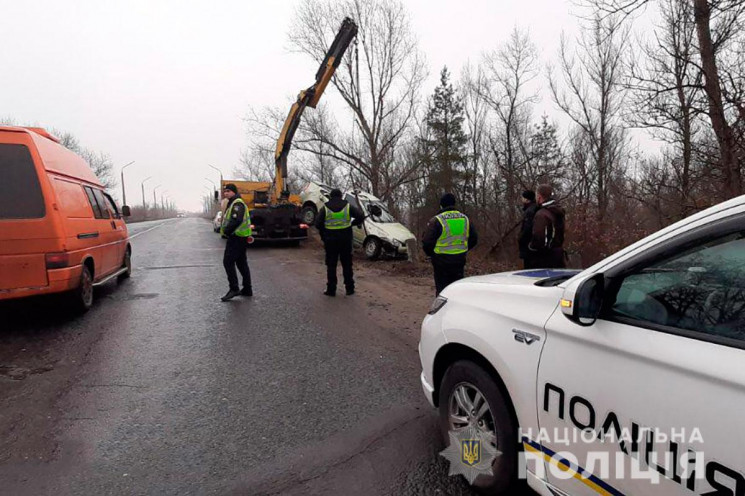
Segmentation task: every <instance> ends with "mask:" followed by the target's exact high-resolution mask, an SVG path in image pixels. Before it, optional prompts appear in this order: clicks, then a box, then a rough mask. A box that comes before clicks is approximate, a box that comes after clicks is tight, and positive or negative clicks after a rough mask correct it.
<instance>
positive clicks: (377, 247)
mask: <svg viewBox="0 0 745 496" xmlns="http://www.w3.org/2000/svg"><path fill="white" fill-rule="evenodd" d="M362 248H363V249H364V250H365V256H366V257H367V259H368V260H377V259H378V258H380V252H381V251H382V250H383V245H382V244H381V243H380V240H379V239H378V238H367V239H366V240H365V244H364V245H362Z"/></svg>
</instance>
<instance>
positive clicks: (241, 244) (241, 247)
mask: <svg viewBox="0 0 745 496" xmlns="http://www.w3.org/2000/svg"><path fill="white" fill-rule="evenodd" d="M246 248H248V244H247V243H246V238H241V237H238V236H230V237H229V238H228V240H227V242H226V243H225V254H224V255H223V257H222V264H223V266H224V267H225V272H226V273H227V274H228V284H230V289H232V290H235V291H238V289H240V288H239V287H238V275H237V274H236V273H235V268H236V267H238V272H240V273H241V276H242V277H243V287H244V288H247V289H248V288H251V271H250V270H249V268H248V259H247V258H246Z"/></svg>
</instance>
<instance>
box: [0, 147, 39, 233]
mask: <svg viewBox="0 0 745 496" xmlns="http://www.w3.org/2000/svg"><path fill="white" fill-rule="evenodd" d="M45 213H46V210H45V208H44V196H43V195H42V193H41V185H40V184H39V177H38V176H37V175H36V168H35V167H34V161H33V160H32V159H31V152H29V149H28V147H27V146H25V145H14V144H8V143H0V219H38V218H41V217H44V215H45Z"/></svg>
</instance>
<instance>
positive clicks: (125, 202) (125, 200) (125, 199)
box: [121, 160, 135, 205]
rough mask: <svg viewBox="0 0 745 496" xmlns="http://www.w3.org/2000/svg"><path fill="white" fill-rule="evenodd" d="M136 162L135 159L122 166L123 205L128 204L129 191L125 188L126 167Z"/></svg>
mask: <svg viewBox="0 0 745 496" xmlns="http://www.w3.org/2000/svg"><path fill="white" fill-rule="evenodd" d="M134 163H135V161H134V160H133V161H131V162H130V163H128V164H127V165H125V166H123V167H122V172H121V175H122V205H126V204H127V191H126V190H125V189H124V169H126V168H127V167H129V166H130V165H132V164H134Z"/></svg>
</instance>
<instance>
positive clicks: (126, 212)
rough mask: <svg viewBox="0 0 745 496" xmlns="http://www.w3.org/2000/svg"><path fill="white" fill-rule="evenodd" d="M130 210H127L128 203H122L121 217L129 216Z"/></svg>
mask: <svg viewBox="0 0 745 496" xmlns="http://www.w3.org/2000/svg"><path fill="white" fill-rule="evenodd" d="M130 215H132V212H131V211H130V210H129V205H122V217H129V216H130Z"/></svg>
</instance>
